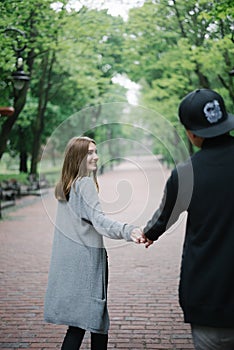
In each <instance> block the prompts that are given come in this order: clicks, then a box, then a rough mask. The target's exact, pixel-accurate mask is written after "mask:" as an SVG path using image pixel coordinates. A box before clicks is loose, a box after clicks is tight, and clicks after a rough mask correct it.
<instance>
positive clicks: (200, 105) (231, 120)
mask: <svg viewBox="0 0 234 350" xmlns="http://www.w3.org/2000/svg"><path fill="white" fill-rule="evenodd" d="M179 118H180V121H181V123H182V124H183V126H184V127H185V129H186V133H187V135H188V137H189V139H190V141H191V142H192V143H193V144H194V145H195V146H197V147H199V148H200V150H199V151H198V152H197V153H195V154H194V155H193V156H192V157H191V158H190V159H189V160H188V161H187V162H185V163H184V164H181V165H179V166H178V167H176V168H175V169H174V170H173V171H172V173H171V176H170V178H169V179H168V181H167V184H166V186H165V191H164V196H163V199H162V203H161V205H160V207H159V209H158V210H157V211H156V212H155V213H154V215H153V216H152V219H151V220H150V221H149V222H148V223H147V225H146V227H145V228H144V230H143V232H144V234H143V237H144V238H145V240H146V247H148V246H150V245H151V244H152V243H153V241H155V240H157V239H158V238H159V237H160V235H161V234H163V233H164V232H165V231H166V230H167V229H168V228H169V227H170V226H171V225H172V224H173V223H174V222H175V221H176V220H177V219H178V217H179V215H180V214H181V213H182V212H183V211H187V214H188V215H187V224H186V234H185V241H184V247H183V255H182V264H181V276H180V286H179V301H180V305H181V307H182V310H183V313H184V320H185V322H186V323H190V324H191V329H192V335H193V341H194V345H195V348H196V349H197V350H215V349H220V350H231V349H232V350H233V349H234V266H233V257H234V138H233V137H232V136H230V135H229V132H230V131H231V130H233V129H234V116H233V115H231V114H228V113H227V112H226V108H225V104H224V101H223V98H222V97H221V96H220V95H219V94H218V93H216V92H215V91H212V90H208V89H199V90H195V91H193V92H191V93H189V94H188V95H187V96H185V98H184V99H183V100H182V102H181V103H180V106H179Z"/></svg>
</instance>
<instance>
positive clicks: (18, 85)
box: [4, 27, 30, 90]
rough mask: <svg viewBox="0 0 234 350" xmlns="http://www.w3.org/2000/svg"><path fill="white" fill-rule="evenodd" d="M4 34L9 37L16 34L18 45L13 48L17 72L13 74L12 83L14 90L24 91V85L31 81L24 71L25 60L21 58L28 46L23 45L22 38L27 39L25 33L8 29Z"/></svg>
mask: <svg viewBox="0 0 234 350" xmlns="http://www.w3.org/2000/svg"><path fill="white" fill-rule="evenodd" d="M4 33H5V34H6V35H7V34H9V33H13V34H16V37H15V40H16V45H15V44H13V45H12V48H13V50H14V52H15V53H16V64H15V67H16V71H14V72H13V73H12V81H13V85H14V88H15V89H16V90H22V89H23V87H24V84H25V83H26V82H27V81H29V80H30V78H29V75H28V74H26V73H25V72H24V69H23V58H22V57H21V53H22V52H23V51H24V50H25V48H26V44H25V43H23V44H22V43H21V40H20V37H23V38H25V33H24V32H23V31H22V30H19V29H16V28H12V27H9V28H6V29H5V30H4Z"/></svg>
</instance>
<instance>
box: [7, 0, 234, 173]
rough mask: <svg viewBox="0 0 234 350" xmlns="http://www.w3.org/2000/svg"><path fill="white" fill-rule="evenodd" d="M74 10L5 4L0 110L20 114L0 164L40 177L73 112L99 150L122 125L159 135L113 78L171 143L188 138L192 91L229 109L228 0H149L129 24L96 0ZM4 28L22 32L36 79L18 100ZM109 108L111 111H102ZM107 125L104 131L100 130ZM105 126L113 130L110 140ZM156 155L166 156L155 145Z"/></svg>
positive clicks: (35, 1) (232, 63)
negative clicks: (206, 93) (46, 152)
mask: <svg viewBox="0 0 234 350" xmlns="http://www.w3.org/2000/svg"><path fill="white" fill-rule="evenodd" d="M103 2H104V1H103ZM68 3H69V1H68V0H62V1H60V2H59V3H58V2H57V3H56V4H57V6H55V2H54V1H52V0H44V1H43V2H42V1H40V0H21V1H17V0H9V1H3V2H1V3H0V11H1V18H0V33H1V36H0V49H1V50H0V58H1V62H2V65H1V68H0V76H1V83H0V89H1V94H0V105H1V106H14V107H15V113H14V115H13V117H12V119H10V118H11V117H9V118H8V117H1V118H0V126H1V134H0V150H1V153H0V156H2V155H3V154H4V153H6V152H9V153H10V154H11V155H18V156H19V158H20V170H21V171H26V172H28V171H30V172H31V173H36V172H37V164H38V161H39V160H40V157H41V153H42V150H43V147H42V146H43V145H45V143H46V141H47V139H48V137H49V136H50V135H51V134H52V133H53V131H54V130H55V129H56V128H57V127H58V126H59V125H60V124H61V123H62V122H64V121H65V120H67V119H68V118H69V117H70V116H71V115H75V114H77V113H78V114H77V116H78V121H79V122H78V124H76V132H77V134H80V133H84V132H85V131H87V130H91V129H92V128H93V129H94V130H95V135H94V136H95V137H96V138H97V139H98V140H100V142H101V141H102V140H104V139H105V138H107V137H110V135H112V136H113V135H114V137H117V136H121V135H126V133H127V134H128V131H127V129H128V128H126V122H127V123H132V124H134V123H135V124H137V125H138V126H141V125H143V126H144V127H145V128H148V129H149V130H150V131H151V132H153V133H154V131H155V132H156V128H158V120H157V117H155V114H154V113H147V112H146V111H145V112H143V111H142V110H140V113H136V108H133V107H131V106H130V105H129V106H128V108H126V105H125V103H127V102H128V101H127V98H126V90H125V89H124V88H123V87H121V86H120V85H118V84H114V83H113V80H112V78H113V77H115V76H116V75H117V74H123V75H126V76H128V77H129V78H130V79H131V80H132V81H134V82H136V83H138V84H140V86H141V89H140V98H139V101H138V103H139V105H141V106H144V107H145V108H146V109H148V110H150V111H155V112H157V113H158V115H161V116H163V117H164V118H165V119H166V120H167V121H169V122H170V123H171V125H172V127H173V128H175V132H172V135H170V138H171V137H172V138H173V139H174V141H173V142H172V144H176V142H177V141H176V140H177V138H178V135H177V133H178V134H179V135H181V137H184V135H183V130H182V128H181V127H180V125H179V123H178V118H177V108H178V104H179V101H180V99H181V98H182V97H183V96H184V95H185V94H186V93H188V92H189V91H191V90H193V89H196V88H199V87H204V88H211V89H214V90H216V91H218V92H220V93H221V94H222V95H223V97H224V99H225V102H226V105H227V108H228V109H229V110H231V109H232V108H233V101H234V86H233V77H232V76H231V75H230V74H229V72H230V71H231V70H232V69H233V67H234V59H233V57H234V55H233V53H234V35H233V26H234V23H233V18H234V6H233V4H232V2H231V1H230V0H224V1H222V2H220V1H218V0H215V1H213V2H210V1H206V0H197V1H195V0H188V1H186V2H184V1H182V0H148V1H145V2H144V4H143V2H141V5H142V6H138V7H134V8H132V9H131V10H130V11H129V16H128V20H127V21H124V20H123V18H121V17H120V16H118V17H117V16H116V17H115V16H111V15H110V14H108V13H107V10H106V9H101V10H100V9H98V8H95V6H92V3H94V2H92V1H90V2H85V5H82V3H81V6H80V8H79V9H78V10H75V9H71V8H70V9H68V7H67V5H68ZM58 5H59V6H58ZM6 23H7V25H6ZM6 28H17V29H19V30H22V31H24V33H25V38H20V39H21V40H22V42H23V44H25V45H26V49H25V50H24V52H23V53H22V54H23V60H24V70H25V71H26V72H28V73H29V74H30V78H31V79H30V82H29V83H28V84H26V86H25V87H24V89H23V90H22V91H20V92H17V91H15V90H14V89H13V88H12V84H11V81H10V79H9V77H10V75H11V74H12V72H13V71H14V70H15V60H16V53H15V52H14V50H13V47H12V45H14V44H15V40H16V39H17V38H16V37H15V33H14V32H13V31H12V33H11V32H10V31H8V32H6ZM115 102H123V103H122V104H119V105H118V116H116V113H114V112H113V111H115V107H116V105H115V104H113V103H115ZM105 104H109V106H110V108H109V110H107V109H106V108H103V106H104V105H105ZM111 104H112V105H111ZM147 114H148V115H149V117H148V116H147ZM69 122H70V121H69ZM115 123H119V124H118V127H116V124H115ZM121 123H123V125H122V127H121ZM102 124H103V125H106V127H105V126H104V127H103V128H97V125H102ZM107 125H109V126H107ZM111 125H112V126H111ZM114 125H115V126H114ZM124 125H125V126H124ZM105 128H106V129H107V128H109V130H111V131H109V134H107V133H106V131H105V132H104V130H106V129H105ZM73 130H74V129H73ZM133 134H134V133H133ZM128 136H129V134H128ZM22 140H23V142H22ZM153 147H154V151H155V152H158V153H159V152H160V153H163V149H162V147H161V146H159V145H157V143H155V142H153ZM109 151H110V152H111V150H110V149H109ZM28 159H30V169H28V163H29V162H28Z"/></svg>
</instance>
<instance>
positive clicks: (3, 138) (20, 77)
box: [0, 27, 30, 159]
mask: <svg viewBox="0 0 234 350" xmlns="http://www.w3.org/2000/svg"><path fill="white" fill-rule="evenodd" d="M3 33H4V34H5V36H6V37H10V38H11V39H12V40H13V44H12V48H13V50H14V52H15V55H16V64H15V71H14V72H13V73H12V76H11V81H12V83H13V87H14V91H13V97H14V113H13V115H12V116H11V117H10V118H6V120H5V121H4V123H2V128H1V132H0V159H1V157H2V155H3V153H4V152H5V149H6V145H7V141H8V139H9V135H10V132H11V129H12V127H13V125H14V123H15V122H16V120H17V118H18V116H19V114H20V112H21V111H22V109H23V107H24V105H25V103H26V96H27V90H28V86H29V81H30V77H29V75H28V74H26V73H25V72H24V69H23V64H24V61H23V57H22V56H23V55H22V53H23V51H24V50H25V48H26V44H25V37H26V35H25V33H24V32H23V31H22V30H19V29H16V28H12V27H8V28H6V29H5V30H3Z"/></svg>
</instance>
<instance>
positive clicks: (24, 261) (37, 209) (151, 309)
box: [0, 157, 194, 350]
mask: <svg viewBox="0 0 234 350" xmlns="http://www.w3.org/2000/svg"><path fill="white" fill-rule="evenodd" d="M168 174H169V171H168V170H166V169H165V168H163V166H162V165H161V164H160V163H159V162H158V160H157V159H156V158H153V157H139V158H134V159H129V160H127V161H125V163H124V164H121V165H120V166H118V167H116V168H115V169H114V171H112V172H108V173H105V174H103V175H102V176H100V177H99V184H100V188H101V190H100V199H101V202H102V206H103V209H104V211H105V212H106V213H107V214H108V215H109V216H110V217H112V218H113V219H116V220H120V221H127V222H129V223H134V224H137V225H144V224H145V223H146V222H147V220H148V219H150V217H151V215H152V213H153V212H154V210H155V209H156V207H157V205H158V204H159V202H160V199H161V196H162V191H163V185H164V183H165V181H166V178H167V177H168ZM55 212H56V201H55V199H54V198H53V192H52V190H51V191H49V194H47V195H44V196H43V197H42V199H41V198H35V197H28V198H26V199H24V200H21V201H20V202H19V203H18V205H17V206H16V208H14V209H11V210H10V211H8V212H6V213H4V220H3V221H1V222H0V276H1V285H0V298H1V299H0V348H1V349H3V350H6V349H8V350H9V349H34V350H46V349H48V350H49V349H60V347H61V342H62V340H63V337H64V334H65V332H66V326H56V325H51V324H47V323H45V322H44V320H43V300H44V294H45V289H46V283H47V275H48V268H49V261H50V253H51V244H52V239H53V219H54V216H55ZM183 235H184V218H182V219H181V220H179V222H178V223H177V224H176V225H175V226H174V228H172V229H170V230H169V231H168V232H167V233H166V234H165V235H164V236H163V237H162V238H160V240H159V241H157V242H155V243H154V244H153V245H152V246H151V247H150V248H149V249H145V247H144V246H143V245H136V244H134V243H127V242H125V241H114V240H109V239H105V241H106V247H107V251H108V257H109V287H108V305H109V313H110V320H111V327H110V332H109V349H122V350H130V349H131V350H138V349H139V350H140V349H152V350H153V349H167V350H169V349H194V347H193V344H192V339H191V332H190V327H189V325H187V324H184V323H183V315H182V312H181V309H180V307H179V305H178V292H177V291H178V281H179V272H180V259H181V250H182V242H183ZM89 348H90V337H89V334H88V333H87V334H86V335H85V339H84V342H83V344H82V350H85V349H87V350H88V349H89Z"/></svg>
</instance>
